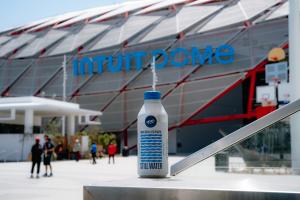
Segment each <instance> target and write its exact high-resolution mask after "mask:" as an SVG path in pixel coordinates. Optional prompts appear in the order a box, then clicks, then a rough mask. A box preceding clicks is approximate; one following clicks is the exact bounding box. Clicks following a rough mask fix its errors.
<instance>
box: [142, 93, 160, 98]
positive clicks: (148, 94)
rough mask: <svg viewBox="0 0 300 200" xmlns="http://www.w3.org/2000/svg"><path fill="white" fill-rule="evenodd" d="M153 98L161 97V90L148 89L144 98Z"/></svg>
mask: <svg viewBox="0 0 300 200" xmlns="http://www.w3.org/2000/svg"><path fill="white" fill-rule="evenodd" d="M151 99H154V100H155V99H156V100H158V99H160V92H159V91H146V92H145V93H144V100H151Z"/></svg>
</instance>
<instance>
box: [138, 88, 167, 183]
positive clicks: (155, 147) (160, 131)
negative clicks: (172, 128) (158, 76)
mask: <svg viewBox="0 0 300 200" xmlns="http://www.w3.org/2000/svg"><path fill="white" fill-rule="evenodd" d="M160 96H161V95H160V92H158V91H146V92H145V93H144V105H143V107H142V108H141V110H140V112H139V114H138V124H137V130H138V175H139V176H140V177H149V178H151V177H166V176H167V174H168V171H169V170H168V114H167V112H166V110H165V109H164V107H163V105H162V104H161V100H160Z"/></svg>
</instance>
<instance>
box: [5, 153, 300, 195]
mask: <svg viewBox="0 0 300 200" xmlns="http://www.w3.org/2000/svg"><path fill="white" fill-rule="evenodd" d="M181 158H182V157H170V158H169V162H170V164H173V163H174V162H176V161H178V160H180V159H181ZM97 161H98V163H97V165H92V164H91V163H90V161H89V160H81V161H79V162H78V163H77V162H75V161H61V162H53V168H54V176H53V177H51V178H44V177H41V178H40V179H35V178H34V179H30V173H29V171H30V167H31V163H30V162H16V163H1V164H0V199H3V200H4V199H5V200H12V199H13V200H16V199H20V200H29V199H30V200H35V199H36V200H50V199H51V200H52V199H55V200H58V199H63V200H66V199H72V200H82V199H83V186H84V185H85V186H89V185H108V186H111V185H119V186H124V187H127V186H132V187H136V186H147V185H149V187H160V186H167V187H175V188H178V187H197V188H217V189H220V190H222V189H224V190H234V188H236V187H237V186H238V187H239V188H240V189H245V190H265V189H269V187H270V183H271V184H272V187H273V188H272V189H273V190H277V191H294V192H295V191H296V192H300V184H299V183H300V176H292V175H250V174H230V173H229V174H228V173H222V172H215V170H214V158H210V159H208V160H206V161H204V162H203V163H201V164H198V165H196V166H194V167H192V168H191V169H189V170H187V171H185V172H183V173H181V174H179V175H178V176H176V177H172V178H167V179H162V180H161V181H160V180H159V179H155V180H153V179H139V178H137V175H136V157H135V156H132V157H128V158H123V157H117V158H116V164H115V165H112V164H111V165H108V159H107V158H104V159H101V160H97ZM43 173H44V167H43V166H42V167H41V173H40V175H42V174H43Z"/></svg>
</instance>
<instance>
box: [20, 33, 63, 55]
mask: <svg viewBox="0 0 300 200" xmlns="http://www.w3.org/2000/svg"><path fill="white" fill-rule="evenodd" d="M67 34H69V32H68V31H63V30H55V29H52V30H50V31H49V32H48V33H46V34H45V35H44V36H42V37H39V38H36V39H35V40H34V41H32V42H31V43H30V44H29V45H27V46H26V47H25V48H23V49H22V50H21V51H20V53H18V54H17V56H16V58H22V57H28V56H34V55H36V54H38V53H39V52H41V51H42V50H44V49H46V48H47V47H49V46H50V45H52V44H53V43H55V42H57V41H58V40H60V39H61V38H63V37H64V36H66V35H67Z"/></svg>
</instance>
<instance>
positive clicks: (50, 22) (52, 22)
mask: <svg viewBox="0 0 300 200" xmlns="http://www.w3.org/2000/svg"><path fill="white" fill-rule="evenodd" d="M84 12H85V11H75V12H69V13H65V14H62V15H58V16H55V17H52V18H51V19H50V20H47V21H46V22H45V23H42V24H40V25H38V26H35V27H33V28H31V29H30V30H29V31H37V30H40V29H43V28H46V27H48V26H53V25H55V24H58V23H61V22H64V21H67V20H69V19H72V18H74V17H77V16H79V15H81V14H83V13H84Z"/></svg>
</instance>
